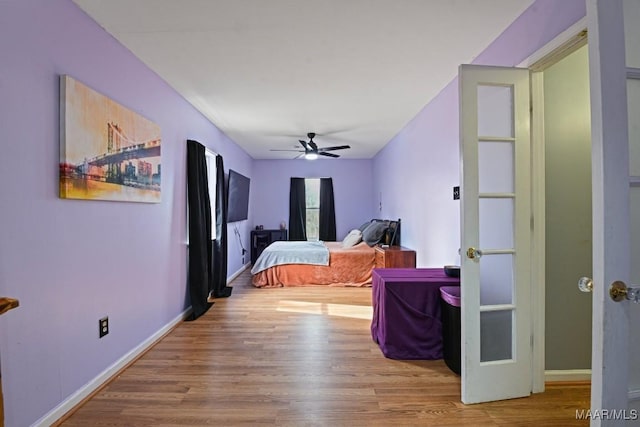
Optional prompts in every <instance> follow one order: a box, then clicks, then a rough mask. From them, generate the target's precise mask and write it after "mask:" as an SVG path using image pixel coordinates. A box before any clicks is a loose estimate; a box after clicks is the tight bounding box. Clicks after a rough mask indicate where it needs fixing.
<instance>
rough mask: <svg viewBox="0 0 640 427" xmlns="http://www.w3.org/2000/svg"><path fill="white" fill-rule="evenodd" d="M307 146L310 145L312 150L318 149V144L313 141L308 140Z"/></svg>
mask: <svg viewBox="0 0 640 427" xmlns="http://www.w3.org/2000/svg"><path fill="white" fill-rule="evenodd" d="M309 147H311V149H312V150H313V151H318V146H317V145H316V143H315V142H313V141H309Z"/></svg>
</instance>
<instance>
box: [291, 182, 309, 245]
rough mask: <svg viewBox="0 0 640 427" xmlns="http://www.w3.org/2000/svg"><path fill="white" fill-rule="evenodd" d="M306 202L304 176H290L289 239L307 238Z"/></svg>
mask: <svg viewBox="0 0 640 427" xmlns="http://www.w3.org/2000/svg"><path fill="white" fill-rule="evenodd" d="M306 225H307V202H306V193H305V189H304V178H291V187H290V188H289V240H307V231H306Z"/></svg>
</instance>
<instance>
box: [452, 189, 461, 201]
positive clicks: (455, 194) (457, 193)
mask: <svg viewBox="0 0 640 427" xmlns="http://www.w3.org/2000/svg"><path fill="white" fill-rule="evenodd" d="M453 200H460V187H458V186H456V187H453Z"/></svg>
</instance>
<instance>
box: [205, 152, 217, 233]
mask: <svg viewBox="0 0 640 427" xmlns="http://www.w3.org/2000/svg"><path fill="white" fill-rule="evenodd" d="M204 155H205V160H206V161H207V180H208V187H209V203H210V204H211V240H215V239H216V153H214V152H213V151H211V150H209V149H206V150H205V152H204Z"/></svg>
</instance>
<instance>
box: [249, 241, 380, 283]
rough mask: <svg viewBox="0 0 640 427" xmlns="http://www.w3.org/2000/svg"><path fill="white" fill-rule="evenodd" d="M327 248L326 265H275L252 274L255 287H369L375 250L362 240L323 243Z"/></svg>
mask: <svg viewBox="0 0 640 427" xmlns="http://www.w3.org/2000/svg"><path fill="white" fill-rule="evenodd" d="M324 243H325V245H327V248H329V265H328V266H325V265H307V264H287V265H276V266H274V267H270V268H268V269H266V270H263V271H261V272H259V273H257V274H255V275H254V276H253V278H252V283H253V285H254V286H256V287H258V288H273V287H282V286H308V285H327V286H370V285H371V270H372V269H373V267H374V265H375V249H374V248H372V247H369V246H368V245H367V244H366V243H364V242H361V243H359V244H357V245H356V246H353V247H350V248H343V247H342V242H324Z"/></svg>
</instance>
